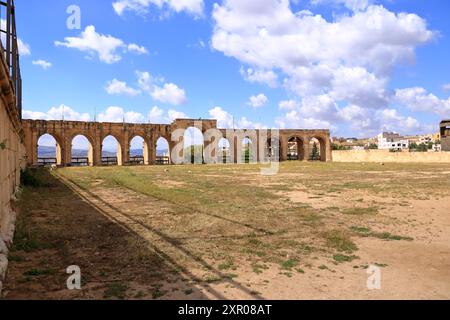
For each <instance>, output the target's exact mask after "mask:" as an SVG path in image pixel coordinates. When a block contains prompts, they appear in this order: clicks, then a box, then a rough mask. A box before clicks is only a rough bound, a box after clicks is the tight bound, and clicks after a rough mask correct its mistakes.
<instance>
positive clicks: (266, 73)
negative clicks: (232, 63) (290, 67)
mask: <svg viewBox="0 0 450 320" xmlns="http://www.w3.org/2000/svg"><path fill="white" fill-rule="evenodd" d="M240 73H241V75H242V76H243V77H244V79H245V80H246V81H248V82H253V83H261V84H266V85H268V86H269V87H271V88H276V87H277V86H278V75H277V74H276V73H275V72H273V71H272V70H254V69H252V68H247V69H244V68H243V67H241V70H240Z"/></svg>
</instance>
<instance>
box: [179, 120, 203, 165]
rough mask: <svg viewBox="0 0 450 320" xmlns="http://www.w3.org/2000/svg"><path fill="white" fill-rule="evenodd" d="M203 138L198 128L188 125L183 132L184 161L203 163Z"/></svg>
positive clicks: (187, 162)
mask: <svg viewBox="0 0 450 320" xmlns="http://www.w3.org/2000/svg"><path fill="white" fill-rule="evenodd" d="M204 151H205V140H204V138H203V133H202V132H201V130H200V129H198V128H194V127H189V128H187V129H186V131H185V133H184V152H183V154H184V163H186V164H203V163H204V162H205V158H204Z"/></svg>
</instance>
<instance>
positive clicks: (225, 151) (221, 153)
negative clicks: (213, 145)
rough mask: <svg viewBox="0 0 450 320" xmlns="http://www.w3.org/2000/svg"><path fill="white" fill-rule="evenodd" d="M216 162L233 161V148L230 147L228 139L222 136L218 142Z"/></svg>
mask: <svg viewBox="0 0 450 320" xmlns="http://www.w3.org/2000/svg"><path fill="white" fill-rule="evenodd" d="M217 162H218V163H223V164H225V163H233V150H232V149H231V143H230V140H228V139H227V138H225V137H222V138H221V139H220V140H219V142H218V151H217Z"/></svg>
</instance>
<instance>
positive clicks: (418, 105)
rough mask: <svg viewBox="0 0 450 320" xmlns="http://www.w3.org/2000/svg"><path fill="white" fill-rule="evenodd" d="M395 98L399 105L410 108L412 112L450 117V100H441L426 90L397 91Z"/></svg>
mask: <svg viewBox="0 0 450 320" xmlns="http://www.w3.org/2000/svg"><path fill="white" fill-rule="evenodd" d="M395 97H396V100H397V102H398V103H400V104H402V105H404V106H406V107H408V108H410V109H411V110H412V111H416V112H417V111H424V112H433V113H435V114H438V115H441V116H444V117H449V116H450V98H448V99H447V100H443V99H439V98H438V97H437V96H435V95H434V94H431V93H428V92H427V91H426V90H425V89H424V88H420V87H415V88H406V89H399V90H396V93H395Z"/></svg>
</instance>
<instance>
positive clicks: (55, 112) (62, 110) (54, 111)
mask: <svg viewBox="0 0 450 320" xmlns="http://www.w3.org/2000/svg"><path fill="white" fill-rule="evenodd" d="M23 118H24V119H31V120H47V121H50V120H66V121H90V120H91V116H90V115H89V114H88V113H79V112H76V111H75V110H73V109H72V108H71V107H68V106H66V105H64V104H61V105H60V106H59V107H52V108H50V110H48V111H47V112H39V111H30V110H24V111H23Z"/></svg>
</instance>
